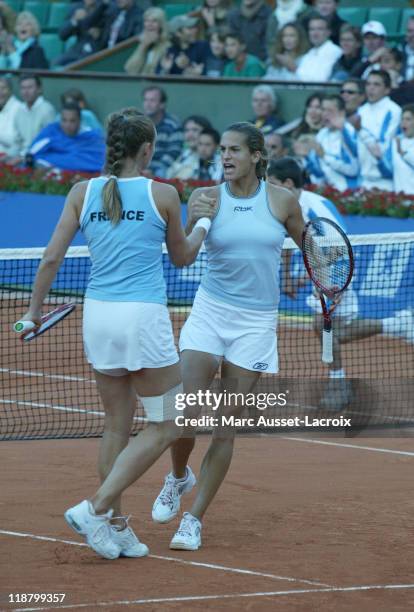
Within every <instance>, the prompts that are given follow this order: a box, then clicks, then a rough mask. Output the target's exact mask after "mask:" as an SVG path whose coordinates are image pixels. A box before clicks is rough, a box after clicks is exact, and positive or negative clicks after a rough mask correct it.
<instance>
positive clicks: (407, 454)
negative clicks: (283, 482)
mask: <svg viewBox="0 0 414 612" xmlns="http://www.w3.org/2000/svg"><path fill="white" fill-rule="evenodd" d="M265 435H266V434H265ZM280 437H281V438H282V440H293V441H294V442H307V443H308V444H324V445H325V446H339V447H342V448H357V449H358V450H367V451H372V452H373V453H389V454H391V455H404V456H405V457H414V452H411V451H399V450H393V449H391V448H377V447H375V446H359V445H358V444H344V443H342V442H326V441H325V440H313V439H306V438H293V437H291V436H280Z"/></svg>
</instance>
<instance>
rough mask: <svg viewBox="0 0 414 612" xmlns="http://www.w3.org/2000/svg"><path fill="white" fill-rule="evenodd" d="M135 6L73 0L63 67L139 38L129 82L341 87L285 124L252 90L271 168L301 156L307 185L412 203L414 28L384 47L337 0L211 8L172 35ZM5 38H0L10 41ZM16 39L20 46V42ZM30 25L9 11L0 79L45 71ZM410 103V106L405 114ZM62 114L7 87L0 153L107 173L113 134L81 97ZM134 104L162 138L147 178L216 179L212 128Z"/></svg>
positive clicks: (147, 96) (5, 83)
mask: <svg viewBox="0 0 414 612" xmlns="http://www.w3.org/2000/svg"><path fill="white" fill-rule="evenodd" d="M149 4H150V3H149V2H143V1H141V0H140V2H139V3H137V2H135V0H82V1H80V2H74V3H73V7H72V8H71V9H70V11H69V14H68V19H67V20H66V21H65V22H64V23H63V24H62V26H61V28H60V36H61V37H62V38H63V39H67V38H68V37H70V36H75V37H76V42H74V44H73V46H72V47H70V48H69V49H68V50H67V51H66V53H65V55H64V56H61V57H59V58H56V63H57V64H59V65H64V64H65V63H68V62H71V61H74V60H76V59H79V58H80V57H83V56H85V55H86V54H89V53H92V52H94V51H96V50H99V49H102V48H105V47H111V46H114V45H115V44H116V43H118V42H119V41H120V40H125V39H127V38H130V37H131V36H132V35H135V34H137V35H138V44H137V47H136V49H135V50H133V51H132V54H131V56H130V57H129V59H128V60H127V62H126V66H125V68H126V70H127V71H128V72H129V73H130V74H183V75H193V76H194V75H205V76H207V77H208V76H216V77H217V76H223V77H225V78H231V77H233V76H254V77H256V78H258V77H263V79H276V80H289V81H292V80H296V81H297V80H304V81H312V80H315V81H324V80H325V81H328V80H329V79H332V80H333V81H335V82H337V83H338V90H337V92H336V93H331V94H329V95H324V94H322V93H314V94H312V95H311V96H309V98H308V99H307V101H306V104H305V108H304V111H303V116H302V117H300V118H298V119H297V120H295V121H290V122H289V123H286V122H285V121H284V119H283V117H282V116H281V114H280V112H279V108H278V99H277V95H276V92H275V90H274V88H273V87H272V86H271V85H270V84H269V83H263V85H259V86H256V87H255V88H254V90H253V93H252V98H251V107H252V111H251V115H250V116H249V117H239V116H238V117H235V119H236V118H237V120H247V121H251V122H252V123H253V124H255V125H256V126H257V127H258V128H260V129H261V130H262V131H263V134H264V136H265V140H266V146H267V151H268V155H269V159H277V158H279V157H282V156H284V155H287V154H288V155H293V156H295V157H296V158H297V159H298V160H299V161H300V162H301V164H302V165H303V167H304V169H305V170H306V171H307V174H308V176H309V180H310V181H311V182H312V183H315V184H318V185H329V186H332V187H335V188H336V189H338V190H340V191H345V190H347V189H351V188H357V187H361V188H365V189H372V188H379V189H382V190H385V191H396V192H405V193H408V194H414V106H413V104H412V103H410V102H414V96H413V95H412V89H410V87H411V88H412V82H413V81H414V17H413V18H411V19H409V20H408V23H407V31H406V40H405V43H404V44H403V45H402V46H401V48H399V49H398V48H393V47H390V46H388V45H387V38H386V32H385V28H384V26H383V25H382V24H381V23H379V22H376V21H370V22H368V23H366V24H364V26H363V27H362V29H361V30H359V29H358V28H355V27H354V26H351V25H349V24H347V23H345V22H343V20H342V19H341V18H340V17H339V16H338V14H337V8H338V1H337V0H314V2H312V3H311V2H309V3H306V2H304V1H302V0H279V1H278V3H277V8H276V9H275V10H271V9H270V8H269V6H268V5H267V4H266V3H265V2H263V0H242V2H241V4H240V6H238V7H235V6H233V5H232V3H231V2H230V1H229V0H205V2H204V4H203V6H202V7H200V8H199V9H198V10H194V11H192V12H190V13H189V14H187V15H181V16H177V17H175V18H174V19H173V20H171V21H170V22H169V23H167V21H166V18H165V13H164V11H163V10H162V9H161V8H158V7H151V6H149ZM1 28H2V29H1ZM12 32H14V36H13V35H12ZM39 32H40V29H39V25H38V23H37V20H36V19H35V17H34V16H33V15H31V14H30V13H28V12H25V11H23V12H22V13H19V14H18V15H15V14H14V13H13V11H11V9H10V8H9V7H8V6H7V3H5V2H1V1H0V67H3V68H7V67H11V68H16V67H17V68H20V69H22V68H25V67H27V68H33V67H38V68H44V67H45V62H47V61H46V59H45V56H44V53H43V50H42V48H41V46H40V45H39V43H38V35H39ZM36 62H37V65H35V64H36ZM406 102H408V104H406ZM61 104H62V106H61V109H55V108H53V106H52V105H51V104H50V102H48V101H47V100H45V99H44V97H43V94H42V84H41V80H40V79H39V78H38V77H37V76H34V75H29V74H22V75H21V76H20V78H19V92H18V95H13V92H12V87H11V83H10V81H9V80H8V79H7V78H6V77H2V78H0V154H1V155H2V157H3V161H6V162H7V163H9V164H12V165H15V166H46V167H57V168H60V169H64V170H77V171H83V172H99V171H100V169H101V167H102V163H103V155H104V128H103V126H102V125H101V123H100V122H99V121H98V119H97V117H96V116H95V115H94V113H93V112H92V111H91V110H90V109H88V105H87V102H86V100H85V98H84V96H83V94H82V92H81V91H79V90H76V89H72V90H69V91H66V92H63V94H62V97H61ZM131 105H135V106H137V107H139V108H141V109H142V111H143V112H144V113H145V114H146V115H148V116H149V117H151V118H152V120H153V121H154V123H155V125H156V128H157V135H158V136H157V147H156V152H155V155H154V158H153V161H152V164H151V166H150V168H149V174H151V175H152V176H158V177H162V178H168V179H169V178H181V179H194V180H202V181H204V180H206V181H207V180H212V181H220V179H221V176H222V170H221V165H220V156H219V141H220V134H219V133H218V132H217V131H216V129H215V127H214V125H212V121H211V118H210V117H202V116H198V115H191V116H188V117H187V118H186V119H185V120H184V122H183V123H181V122H180V121H179V120H178V119H177V118H176V117H174V116H172V115H171V114H170V113H169V112H168V108H167V107H168V100H167V96H166V93H165V91H164V90H163V89H162V88H160V87H158V86H150V87H148V88H147V89H146V90H145V91H144V93H143V96H142V99H140V98H139V97H138V96H137V97H136V98H134V96H133V95H132V96H131Z"/></svg>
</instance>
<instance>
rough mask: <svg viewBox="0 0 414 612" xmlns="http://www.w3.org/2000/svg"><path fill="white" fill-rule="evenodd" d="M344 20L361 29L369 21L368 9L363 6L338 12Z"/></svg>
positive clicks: (348, 7) (351, 7)
mask: <svg viewBox="0 0 414 612" xmlns="http://www.w3.org/2000/svg"><path fill="white" fill-rule="evenodd" d="M338 14H339V16H340V17H342V19H345V21H348V23H351V24H352V25H353V26H357V27H361V26H362V25H363V24H364V23H365V22H366V21H367V9H366V8H365V7H362V6H346V7H344V8H340V9H339V10H338Z"/></svg>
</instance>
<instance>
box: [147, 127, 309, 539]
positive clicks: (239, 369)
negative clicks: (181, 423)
mask: <svg viewBox="0 0 414 612" xmlns="http://www.w3.org/2000/svg"><path fill="white" fill-rule="evenodd" d="M220 147H221V160H222V164H223V171H224V180H225V182H224V183H223V184H222V185H220V186H218V187H217V188H210V189H208V190H206V189H201V190H198V191H197V192H194V194H193V196H192V197H191V198H190V202H189V205H190V210H191V208H192V206H197V207H198V206H200V205H201V204H205V203H210V204H213V203H215V202H216V201H217V202H218V210H217V214H216V215H215V217H214V219H213V221H212V225H211V229H210V232H209V234H208V236H207V238H206V241H205V245H206V249H207V255H208V264H207V271H206V273H205V274H204V276H203V278H202V281H201V285H200V288H199V290H198V292H197V295H196V298H195V301H194V305H193V308H192V311H191V314H190V316H189V318H188V320H187V322H186V324H185V325H184V327H183V329H182V333H181V337H180V351H181V365H182V372H183V384H184V392H185V393H196V392H197V391H198V390H200V389H201V390H207V389H208V388H209V386H210V384H211V382H212V380H213V377H214V376H215V374H216V372H217V370H218V368H219V366H220V363H221V377H222V387H223V388H224V389H225V390H227V391H231V392H236V393H244V394H246V393H249V392H251V391H252V389H253V388H254V386H255V384H256V383H257V381H258V379H259V377H260V374H261V372H268V373H275V372H277V371H278V355H277V337H276V325H277V309H278V304H279V266H280V258H281V251H282V245H283V241H284V238H285V236H286V231H287V232H288V234H290V236H291V237H292V238H293V239H294V240H295V242H296V243H297V244H298V245H299V246H300V244H301V236H302V231H303V229H304V222H303V218H302V213H301V209H300V206H299V204H298V201H297V200H296V198H295V197H294V196H293V195H292V194H291V193H290V192H289V191H288V190H286V189H283V188H279V187H275V186H273V185H268V184H266V183H265V181H264V180H263V179H264V176H265V172H266V165H267V161H266V151H265V146H264V139H263V135H262V133H261V132H260V130H258V129H256V128H255V127H254V126H253V125H251V124H250V123H236V124H233V125H231V126H230V127H229V128H228V129H227V130H226V131H225V132H224V134H223V136H222V139H221V145H220ZM191 228H192V222H191V223H190V226H189V227H188V230H190V229H191ZM237 410H238V409H237V408H236V407H235V406H227V407H225V408H221V413H220V414H221V415H223V414H226V415H229V414H237ZM239 410H240V409H239ZM196 412H197V411H196ZM187 414H189V411H188V410H187ZM187 436H188V437H182V438H181V439H180V440H178V441H176V442H175V443H174V444H173V446H172V463H173V470H172V472H171V473H170V474H168V476H167V477H166V479H165V484H164V487H163V489H162V490H161V493H160V494H159V496H158V497H157V499H156V500H155V503H154V506H153V511H152V516H153V519H154V520H155V521H157V522H159V523H166V522H168V521H170V520H172V519H173V518H174V517H175V516H176V515H177V513H178V511H179V509H180V497H181V495H182V494H183V493H185V492H188V491H189V490H191V488H192V487H193V486H194V484H195V476H194V474H193V472H192V471H191V469H190V467H189V466H188V465H187V463H188V458H189V456H190V453H191V451H192V449H193V447H194V440H195V438H194V436H190V435H188V434H187ZM233 443H234V438H233V436H232V435H230V434H229V431H225V430H223V429H222V428H220V427H217V428H215V429H214V433H213V436H212V440H211V444H210V447H209V449H208V451H207V453H206V455H205V457H204V459H203V462H202V466H201V471H200V477H199V483H198V492H197V495H196V498H195V500H194V503H193V505H192V507H191V509H190V512H185V513H184V516H183V518H182V520H181V524H180V526H179V529H178V531H177V533H176V534H175V535H174V537H173V538H172V540H171V543H170V548H173V549H184V550H197V549H198V548H199V547H200V546H201V527H202V525H201V520H202V518H203V515H204V513H205V512H206V510H207V508H208V506H209V504H210V503H211V501H212V499H213V498H214V496H215V494H216V493H217V491H218V489H219V487H220V485H221V483H222V482H223V479H224V477H225V475H226V472H227V470H228V468H229V466H230V462H231V458H232V453H233Z"/></svg>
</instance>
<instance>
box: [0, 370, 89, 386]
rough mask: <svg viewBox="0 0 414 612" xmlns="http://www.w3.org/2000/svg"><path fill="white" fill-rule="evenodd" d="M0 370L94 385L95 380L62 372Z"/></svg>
mask: <svg viewBox="0 0 414 612" xmlns="http://www.w3.org/2000/svg"><path fill="white" fill-rule="evenodd" d="M0 372H4V373H8V374H14V375H15V376H32V377H35V378H49V379H51V380H68V381H74V382H87V383H91V384H92V385H96V380H94V379H92V378H82V377H81V376H64V375H63V374H45V373H44V372H33V371H32V370H10V369H9V368H0Z"/></svg>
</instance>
